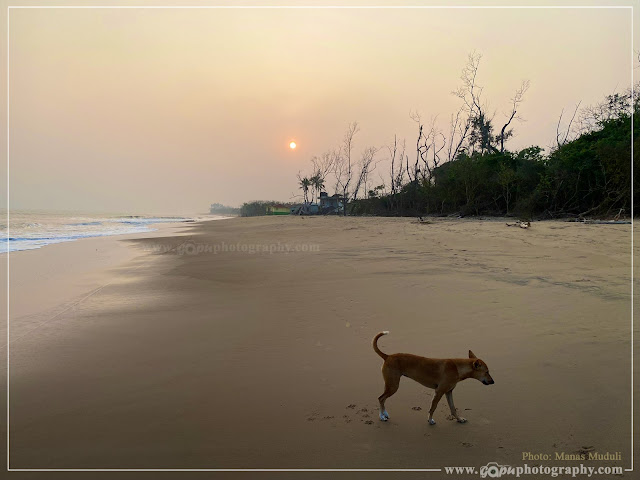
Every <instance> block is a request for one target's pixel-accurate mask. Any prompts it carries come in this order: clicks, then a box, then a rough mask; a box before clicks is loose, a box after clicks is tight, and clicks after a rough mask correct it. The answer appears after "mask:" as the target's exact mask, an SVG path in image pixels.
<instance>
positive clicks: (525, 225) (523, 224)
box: [507, 220, 531, 228]
mask: <svg viewBox="0 0 640 480" xmlns="http://www.w3.org/2000/svg"><path fill="white" fill-rule="evenodd" d="M530 226H531V222H523V221H522V220H518V221H517V222H516V223H507V227H520V228H529V227H530Z"/></svg>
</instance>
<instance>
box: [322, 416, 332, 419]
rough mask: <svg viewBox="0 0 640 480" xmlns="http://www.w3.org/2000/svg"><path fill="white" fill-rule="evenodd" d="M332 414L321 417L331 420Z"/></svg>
mask: <svg viewBox="0 0 640 480" xmlns="http://www.w3.org/2000/svg"><path fill="white" fill-rule="evenodd" d="M332 418H333V415H327V416H326V417H322V419H323V420H331V419H332Z"/></svg>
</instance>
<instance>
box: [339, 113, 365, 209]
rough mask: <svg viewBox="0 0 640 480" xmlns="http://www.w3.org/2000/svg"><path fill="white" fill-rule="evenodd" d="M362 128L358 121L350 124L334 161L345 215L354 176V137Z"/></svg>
mask: <svg viewBox="0 0 640 480" xmlns="http://www.w3.org/2000/svg"><path fill="white" fill-rule="evenodd" d="M359 130H360V129H359V128H358V122H353V123H351V124H349V127H348V128H347V133H345V135H344V138H343V140H342V146H341V148H340V152H339V154H338V155H337V156H336V157H335V159H334V162H333V172H334V175H335V177H336V190H337V191H340V192H342V205H343V210H344V212H343V213H344V215H345V216H346V215H347V201H348V199H349V185H350V184H351V181H352V180H353V176H354V165H353V161H352V158H351V156H352V154H353V139H354V137H355V135H356V133H358V131H359Z"/></svg>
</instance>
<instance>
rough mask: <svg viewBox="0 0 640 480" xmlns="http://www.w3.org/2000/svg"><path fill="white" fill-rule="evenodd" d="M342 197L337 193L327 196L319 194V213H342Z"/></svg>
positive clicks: (323, 193)
mask: <svg viewBox="0 0 640 480" xmlns="http://www.w3.org/2000/svg"><path fill="white" fill-rule="evenodd" d="M342 208H343V206H342V197H341V196H340V194H339V193H336V194H335V195H332V196H329V195H328V194H327V192H320V212H321V213H323V214H325V215H327V214H331V213H340V212H342Z"/></svg>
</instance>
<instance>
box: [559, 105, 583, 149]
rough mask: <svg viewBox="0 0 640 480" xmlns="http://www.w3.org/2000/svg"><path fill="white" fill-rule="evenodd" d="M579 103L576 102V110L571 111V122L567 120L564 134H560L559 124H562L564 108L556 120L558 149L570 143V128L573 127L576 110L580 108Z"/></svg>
mask: <svg viewBox="0 0 640 480" xmlns="http://www.w3.org/2000/svg"><path fill="white" fill-rule="evenodd" d="M580 103H581V102H578V104H577V105H576V108H575V110H574V111H573V115H572V116H571V120H569V124H568V125H567V127H566V128H565V129H564V132H562V133H560V124H561V123H562V116H563V114H564V108H563V109H562V111H561V112H560V117H559V118H558V125H557V127H556V148H560V147H561V146H562V145H564V144H565V143H567V142H568V141H570V140H569V136H570V135H571V132H572V129H571V127H572V125H573V121H574V119H575V118H576V114H577V113H578V109H579V108H580Z"/></svg>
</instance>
